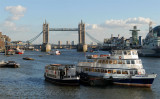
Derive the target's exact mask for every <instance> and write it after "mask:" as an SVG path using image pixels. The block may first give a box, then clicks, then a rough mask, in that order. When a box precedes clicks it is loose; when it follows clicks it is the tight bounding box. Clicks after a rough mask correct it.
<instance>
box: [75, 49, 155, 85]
mask: <svg viewBox="0 0 160 99" xmlns="http://www.w3.org/2000/svg"><path fill="white" fill-rule="evenodd" d="M77 73H78V74H79V75H80V80H81V81H82V82H85V83H88V84H90V85H100V84H102V85H106V84H120V85H130V86H143V87H151V85H152V83H153V80H154V79H155V78H156V75H157V74H146V72H145V69H144V68H143V65H142V62H141V59H139V58H138V54H137V50H114V51H112V52H111V55H109V56H107V57H104V58H95V59H92V60H88V61H87V62H79V63H78V66H77Z"/></svg>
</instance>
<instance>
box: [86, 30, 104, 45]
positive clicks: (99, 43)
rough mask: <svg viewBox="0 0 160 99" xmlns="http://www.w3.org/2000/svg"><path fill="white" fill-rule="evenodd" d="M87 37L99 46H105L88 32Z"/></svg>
mask: <svg viewBox="0 0 160 99" xmlns="http://www.w3.org/2000/svg"><path fill="white" fill-rule="evenodd" d="M86 35H87V36H88V37H89V38H90V39H91V40H92V41H94V42H96V43H97V44H98V45H103V42H101V41H99V40H97V39H95V38H94V37H93V36H91V35H90V34H89V33H87V32H86Z"/></svg>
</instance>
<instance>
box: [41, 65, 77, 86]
mask: <svg viewBox="0 0 160 99" xmlns="http://www.w3.org/2000/svg"><path fill="white" fill-rule="evenodd" d="M44 77H45V80H46V81H50V82H53V83H55V84H60V85H71V86H72V85H79V79H80V78H79V77H78V76H77V75H76V67H75V66H74V65H72V64H67V65H66V64H65V65H64V64H50V65H47V66H45V73H44Z"/></svg>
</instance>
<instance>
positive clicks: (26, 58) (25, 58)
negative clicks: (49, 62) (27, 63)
mask: <svg viewBox="0 0 160 99" xmlns="http://www.w3.org/2000/svg"><path fill="white" fill-rule="evenodd" d="M23 60H34V59H33V58H29V57H24V58H23Z"/></svg>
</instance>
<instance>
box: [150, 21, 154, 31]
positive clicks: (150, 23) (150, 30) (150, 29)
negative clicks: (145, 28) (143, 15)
mask: <svg viewBox="0 0 160 99" xmlns="http://www.w3.org/2000/svg"><path fill="white" fill-rule="evenodd" d="M151 30H152V21H150V22H149V32H153V31H151Z"/></svg>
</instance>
